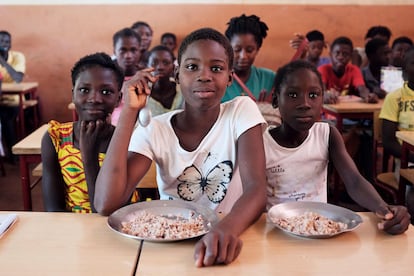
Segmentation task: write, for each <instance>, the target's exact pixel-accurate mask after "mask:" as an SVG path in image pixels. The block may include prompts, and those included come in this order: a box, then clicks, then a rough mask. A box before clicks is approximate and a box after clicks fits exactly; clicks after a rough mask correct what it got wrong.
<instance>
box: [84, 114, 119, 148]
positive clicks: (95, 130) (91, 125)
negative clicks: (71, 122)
mask: <svg viewBox="0 0 414 276" xmlns="http://www.w3.org/2000/svg"><path fill="white" fill-rule="evenodd" d="M111 127H112V125H111V114H108V116H107V117H106V118H105V121H104V120H96V121H89V122H86V121H81V122H80V129H79V136H80V137H79V148H80V151H81V152H82V153H85V154H88V153H93V152H94V151H95V152H96V153H98V148H99V143H98V142H99V139H100V138H102V137H105V136H107V135H109V134H110V133H111Z"/></svg>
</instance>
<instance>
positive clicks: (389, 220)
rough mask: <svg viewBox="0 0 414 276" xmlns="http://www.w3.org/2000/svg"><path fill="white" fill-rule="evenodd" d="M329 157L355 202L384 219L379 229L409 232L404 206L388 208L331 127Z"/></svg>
mask: <svg viewBox="0 0 414 276" xmlns="http://www.w3.org/2000/svg"><path fill="white" fill-rule="evenodd" d="M329 156H330V159H331V160H332V161H333V164H334V166H335V168H336V170H337V171H338V173H339V175H340V176H341V179H342V180H343V182H344V183H345V186H346V190H347V192H348V193H349V195H350V196H351V197H352V199H353V200H355V202H357V203H358V204H359V205H361V206H362V207H364V208H367V209H368V210H371V211H372V212H375V213H376V214H377V215H378V216H379V217H380V218H382V219H384V221H383V222H381V224H380V225H379V228H380V229H382V230H384V231H386V232H388V233H390V234H400V233H403V232H404V231H406V230H407V228H408V226H409V224H410V215H409V214H408V212H407V209H406V208H405V207H403V206H388V205H387V204H386V203H385V202H384V201H383V200H382V198H381V197H380V195H379V194H378V193H377V191H376V190H375V189H374V187H373V186H372V185H371V183H369V182H368V181H367V180H365V178H364V177H362V175H361V174H360V173H359V171H358V169H357V167H356V166H355V163H354V162H353V160H352V158H351V157H350V156H349V154H348V152H347V151H346V148H345V144H344V141H343V139H342V136H341V134H340V133H339V131H338V130H337V129H336V128H335V127H332V126H331V127H330V132H329Z"/></svg>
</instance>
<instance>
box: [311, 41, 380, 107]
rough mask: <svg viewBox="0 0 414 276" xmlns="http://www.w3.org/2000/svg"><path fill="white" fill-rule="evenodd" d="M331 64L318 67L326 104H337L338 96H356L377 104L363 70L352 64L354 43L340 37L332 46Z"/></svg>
mask: <svg viewBox="0 0 414 276" xmlns="http://www.w3.org/2000/svg"><path fill="white" fill-rule="evenodd" d="M330 50H331V52H330V55H331V64H325V65H322V66H320V67H318V71H319V72H320V73H321V75H322V82H323V85H324V88H325V91H326V93H325V95H324V103H336V102H337V101H338V96H346V95H356V96H359V97H361V98H363V99H364V100H365V101H366V102H369V103H376V102H378V98H377V96H376V95H375V94H373V93H370V92H369V90H368V88H367V87H366V86H365V82H364V78H363V77H362V73H361V70H360V69H359V67H357V66H356V65H353V64H351V63H350V61H351V55H352V50H353V45H352V41H351V40H350V39H349V38H347V37H338V38H336V39H335V40H334V41H333V42H332V44H331V49H330Z"/></svg>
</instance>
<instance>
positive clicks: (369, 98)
mask: <svg viewBox="0 0 414 276" xmlns="http://www.w3.org/2000/svg"><path fill="white" fill-rule="evenodd" d="M356 89H357V91H358V95H359V96H360V97H361V98H362V99H364V101H365V102H367V103H377V102H378V96H377V95H376V94H375V93H371V92H370V91H369V89H368V88H367V87H366V86H365V85H360V86H358V87H357V88H356Z"/></svg>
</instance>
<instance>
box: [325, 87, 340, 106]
mask: <svg viewBox="0 0 414 276" xmlns="http://www.w3.org/2000/svg"><path fill="white" fill-rule="evenodd" d="M338 95H339V92H338V91H336V90H333V89H331V90H327V91H326V92H325V93H324V94H323V103H324V104H336V103H338V102H339V99H338Z"/></svg>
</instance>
